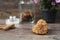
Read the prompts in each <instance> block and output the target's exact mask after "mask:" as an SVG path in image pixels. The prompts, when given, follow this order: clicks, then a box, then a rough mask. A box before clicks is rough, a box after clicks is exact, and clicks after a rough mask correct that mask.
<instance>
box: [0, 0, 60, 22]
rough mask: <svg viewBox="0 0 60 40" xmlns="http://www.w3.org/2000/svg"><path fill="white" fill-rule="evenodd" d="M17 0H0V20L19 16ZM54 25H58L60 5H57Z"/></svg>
mask: <svg viewBox="0 0 60 40" xmlns="http://www.w3.org/2000/svg"><path fill="white" fill-rule="evenodd" d="M18 3H19V0H0V19H6V18H8V17H9V16H10V15H16V16H17V17H18V16H19V9H18ZM57 5H58V7H57V14H56V19H55V22H56V23H60V4H57Z"/></svg>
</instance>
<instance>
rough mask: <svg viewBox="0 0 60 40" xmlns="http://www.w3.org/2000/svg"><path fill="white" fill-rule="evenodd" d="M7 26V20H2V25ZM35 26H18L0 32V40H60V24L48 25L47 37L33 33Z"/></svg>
mask: <svg viewBox="0 0 60 40" xmlns="http://www.w3.org/2000/svg"><path fill="white" fill-rule="evenodd" d="M3 24H5V20H3V19H0V25H3ZM33 25H34V24H31V23H23V24H19V25H17V26H16V27H17V28H16V29H12V30H8V31H3V30H0V40H60V24H57V23H55V24H48V33H47V34H46V35H37V34H34V33H33V32H32V31H31V28H32V26H33Z"/></svg>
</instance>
